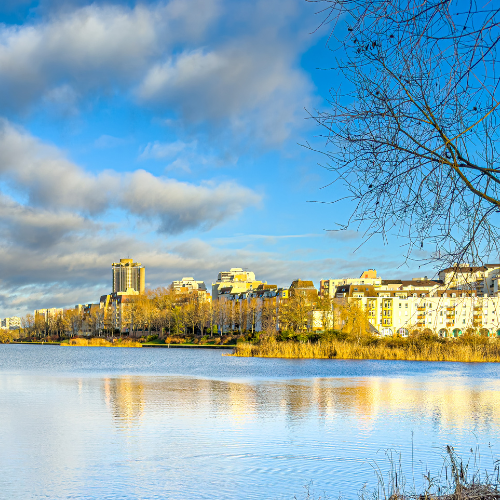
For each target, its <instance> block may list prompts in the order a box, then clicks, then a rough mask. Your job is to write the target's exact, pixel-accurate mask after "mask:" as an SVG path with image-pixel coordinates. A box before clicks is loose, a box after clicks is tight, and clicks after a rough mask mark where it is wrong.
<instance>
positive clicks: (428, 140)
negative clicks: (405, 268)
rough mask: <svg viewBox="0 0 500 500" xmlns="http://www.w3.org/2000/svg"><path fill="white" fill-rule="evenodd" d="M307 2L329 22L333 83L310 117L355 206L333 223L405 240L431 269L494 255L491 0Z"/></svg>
mask: <svg viewBox="0 0 500 500" xmlns="http://www.w3.org/2000/svg"><path fill="white" fill-rule="evenodd" d="M309 1H314V0H309ZM315 3H318V4H320V5H321V6H322V7H324V10H323V13H324V14H325V18H324V23H326V24H328V23H331V26H332V31H331V36H330V38H329V48H331V50H332V51H333V52H332V53H333V54H335V62H334V64H333V65H334V66H335V70H336V72H335V75H336V76H337V78H338V85H337V86H336V87H335V88H332V89H331V91H330V96H329V103H330V105H331V109H330V110H329V111H320V112H318V113H315V114H312V115H311V116H313V118H314V119H315V120H316V121H317V123H318V124H319V125H320V126H321V127H322V128H323V130H324V134H323V136H322V137H323V138H324V139H325V140H326V148H325V149H321V152H322V153H324V154H326V156H327V157H328V160H327V163H326V165H325V166H326V168H328V169H329V170H331V171H332V172H333V174H334V182H335V181H339V182H340V183H341V184H342V185H343V186H344V187H345V188H346V190H347V196H346V198H348V199H350V200H351V201H352V202H353V203H354V209H353V211H352V213H351V216H350V218H349V219H348V220H347V221H344V222H345V224H344V225H341V229H346V228H348V227H353V226H354V227H355V228H356V229H361V230H362V231H364V235H365V238H366V239H369V238H370V237H371V236H373V235H376V234H381V235H382V236H383V237H384V238H385V237H387V236H388V235H391V234H395V235H399V236H403V237H405V238H406V241H407V242H408V245H407V248H406V256H407V258H413V259H414V258H416V259H423V260H426V261H435V262H438V263H439V265H442V264H443V263H444V264H453V263H454V262H464V261H465V262H469V263H480V262H483V260H485V259H487V258H489V257H491V256H495V257H497V255H498V243H497V241H498V225H497V223H498V215H496V213H497V212H500V166H499V164H498V161H499V153H498V151H497V146H496V143H497V141H498V139H499V135H500V129H499V127H498V112H499V109H500V108H499V105H500V100H499V99H500V96H499V83H500V80H499V75H498V74H497V73H498V72H497V57H498V52H497V51H498V42H499V41H500V24H499V23H500V8H499V6H498V5H497V3H496V2H481V3H478V2H476V0H402V1H398V2H395V1H393V0H342V1H340V0H339V1H337V0H317V2H315ZM330 66H331V64H330ZM308 146H309V145H308ZM309 147H310V148H311V149H313V148H312V146H309ZM422 250H423V251H424V252H421V251H422Z"/></svg>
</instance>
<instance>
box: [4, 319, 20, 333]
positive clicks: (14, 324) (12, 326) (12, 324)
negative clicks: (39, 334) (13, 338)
mask: <svg viewBox="0 0 500 500" xmlns="http://www.w3.org/2000/svg"><path fill="white" fill-rule="evenodd" d="M1 327H2V328H6V329H8V330H19V329H20V328H21V318H18V317H17V316H12V317H11V318H4V319H2V321H1Z"/></svg>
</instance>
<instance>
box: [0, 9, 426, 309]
mask: <svg viewBox="0 0 500 500" xmlns="http://www.w3.org/2000/svg"><path fill="white" fill-rule="evenodd" d="M317 10H318V5H317V4H315V3H307V2H305V1H303V0H274V1H273V0H265V1H245V0H241V1H224V0H172V1H170V2H140V3H139V2H134V1H122V2H119V1H116V2H102V1H94V2H87V1H85V0H74V1H68V0H65V1H57V0H39V1H36V2H32V1H29V0H26V1H23V0H7V1H5V0H3V2H2V3H1V4H0V23H1V24H0V204H1V205H2V210H0V213H1V214H2V215H1V216H0V229H1V230H2V235H3V238H2V240H1V244H0V251H1V253H2V256H1V259H0V262H1V264H0V265H1V266H2V269H1V275H0V279H1V280H2V281H1V282H2V289H1V291H0V316H6V315H18V314H25V313H26V312H28V311H31V310H33V309H34V308H38V307H55V306H58V307H63V306H69V305H72V304H76V303H86V302H92V301H96V300H98V297H99V296H100V295H101V294H103V293H107V292H109V289H110V284H111V280H110V277H111V276H110V275H111V273H110V265H111V262H113V261H116V260H117V259H119V258H123V257H128V256H130V257H131V258H134V259H135V260H137V261H140V262H142V263H143V264H144V265H145V266H146V281H147V284H148V286H151V287H155V286H161V285H168V284H169V283H170V282H171V281H172V280H174V279H179V278H181V277H183V276H194V277H195V278H196V279H202V280H205V281H206V282H207V283H211V282H212V281H214V280H215V278H216V275H217V272H219V271H221V270H224V269H229V268H230V267H245V268H249V269H250V270H253V271H254V272H255V273H256V276H257V278H258V279H262V280H266V281H267V282H268V283H276V284H278V285H280V286H287V285H289V284H290V282H291V281H292V280H293V279H296V278H298V277H300V278H302V279H312V280H314V281H315V283H316V284H317V285H318V284H319V280H320V279H323V278H332V277H343V276H357V275H359V274H360V273H361V271H362V270H363V269H364V268H367V267H376V268H377V269H378V270H379V271H380V273H381V274H382V275H383V276H385V277H395V276H396V275H398V276H399V275H400V276H412V275H416V274H415V273H417V274H423V271H420V270H418V265H414V266H408V265H404V257H403V254H404V249H403V248H401V246H400V245H402V244H403V242H398V241H392V242H391V245H384V244H383V242H382V241H380V240H373V241H372V240H370V242H367V243H365V244H364V245H363V246H362V247H361V249H359V250H357V251H356V252H354V251H355V249H356V248H357V247H358V246H359V245H360V244H361V243H362V241H363V240H362V236H361V233H358V232H356V231H354V230H349V231H346V232H331V231H326V230H328V229H335V228H337V227H338V226H337V225H336V223H337V222H338V223H342V222H345V220H346V218H347V217H348V215H349V210H350V207H349V204H348V203H345V202H344V203H339V204H335V205H326V204H317V203H308V201H310V200H320V201H331V200H335V199H336V198H338V197H342V187H341V186H336V185H334V186H329V187H325V188H323V187H324V186H326V185H328V184H329V183H330V182H331V181H332V180H333V179H332V176H331V174H330V173H329V172H328V171H326V170H325V169H324V168H321V167H320V166H319V165H318V164H319V163H321V162H322V161H323V158H322V156H321V155H320V154H317V153H312V152H310V151H308V150H306V149H305V148H303V147H301V146H300V144H303V143H305V142H306V141H308V142H309V143H311V144H312V145H314V146H317V147H318V148H320V149H321V148H322V147H323V144H322V141H321V139H320V138H319V137H318V134H319V132H320V131H319V130H318V129H317V128H315V126H314V124H313V123H312V121H311V120H309V119H307V117H308V114H307V111H306V110H309V111H311V112H314V110H315V109H321V108H324V107H326V106H327V104H326V102H325V101H324V97H325V96H326V95H327V92H328V90H329V88H330V87H332V86H333V85H334V84H336V83H338V82H337V78H338V75H337V74H336V72H335V70H330V71H324V70H323V69H318V68H331V67H332V66H334V64H335V58H334V54H333V53H332V52H330V51H328V50H327V49H326V48H325V43H326V37H327V36H328V30H329V28H328V27H324V28H323V29H319V30H316V28H317V26H318V25H319V23H320V21H321V14H317V13H316V12H317ZM399 266H402V267H399ZM398 267H399V269H398Z"/></svg>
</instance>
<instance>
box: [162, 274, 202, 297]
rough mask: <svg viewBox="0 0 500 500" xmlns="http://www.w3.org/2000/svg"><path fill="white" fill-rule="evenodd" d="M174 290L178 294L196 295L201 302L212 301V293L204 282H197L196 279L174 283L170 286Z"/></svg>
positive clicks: (185, 279)
mask: <svg viewBox="0 0 500 500" xmlns="http://www.w3.org/2000/svg"><path fill="white" fill-rule="evenodd" d="M170 286H171V288H172V290H173V291H174V292H176V293H186V294H190V295H195V296H196V297H197V298H198V299H199V300H202V301H207V300H210V293H209V292H208V291H207V287H206V285H205V282H204V281H196V280H195V279H194V278H191V277H187V278H182V279H181V280H179V281H172V284H171V285H170Z"/></svg>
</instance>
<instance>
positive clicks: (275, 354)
mask: <svg viewBox="0 0 500 500" xmlns="http://www.w3.org/2000/svg"><path fill="white" fill-rule="evenodd" d="M232 355H233V356H243V357H262V358H318V359H386V360H406V361H459V362H464V363H478V362H500V342H497V341H492V342H489V343H486V344H479V345H474V344H466V343H462V342H455V341H448V342H445V343H441V342H428V343H415V342H411V341H410V340H408V341H407V342H399V343H398V345H397V346H391V345H388V344H387V343H373V344H367V345H363V344H362V343H357V342H355V341H351V340H344V341H342V340H335V339H332V340H320V341H318V342H314V343H313V342H305V343H300V342H296V341H276V340H275V339H274V338H270V339H268V340H265V341H261V342H260V343H258V344H251V343H239V344H238V345H237V346H236V348H235V349H234V351H233V354H232Z"/></svg>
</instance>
